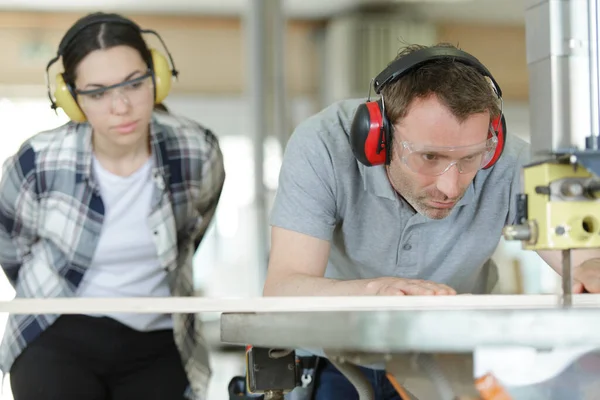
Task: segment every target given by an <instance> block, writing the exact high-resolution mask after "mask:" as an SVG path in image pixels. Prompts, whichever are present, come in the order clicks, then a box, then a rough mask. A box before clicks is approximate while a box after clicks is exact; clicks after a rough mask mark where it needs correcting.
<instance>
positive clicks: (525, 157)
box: [506, 145, 530, 225]
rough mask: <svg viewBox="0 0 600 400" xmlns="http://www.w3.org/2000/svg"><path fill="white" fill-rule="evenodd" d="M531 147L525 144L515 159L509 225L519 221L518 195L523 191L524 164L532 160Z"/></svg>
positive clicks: (507, 222)
mask: <svg viewBox="0 0 600 400" xmlns="http://www.w3.org/2000/svg"><path fill="white" fill-rule="evenodd" d="M529 153H530V147H529V145H527V146H523V148H522V149H521V151H520V152H519V155H518V156H517V158H516V161H515V170H514V173H513V178H512V181H511V184H510V208H509V210H508V217H507V219H506V224H507V225H513V224H516V223H517V222H518V221H517V195H518V194H519V193H523V189H524V188H523V166H524V165H526V164H528V163H529V162H530V155H529Z"/></svg>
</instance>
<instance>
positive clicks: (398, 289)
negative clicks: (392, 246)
mask: <svg viewBox="0 0 600 400" xmlns="http://www.w3.org/2000/svg"><path fill="white" fill-rule="evenodd" d="M598 276H599V277H600V275H598ZM599 283H600V282H599ZM367 292H368V294H371V295H376V296H404V295H412V296H447V295H455V294H456V290H454V289H452V288H451V287H449V286H446V285H444V284H441V283H435V282H431V281H425V280H421V279H403V278H392V277H384V278H377V279H374V280H372V281H371V282H369V283H368V284H367Z"/></svg>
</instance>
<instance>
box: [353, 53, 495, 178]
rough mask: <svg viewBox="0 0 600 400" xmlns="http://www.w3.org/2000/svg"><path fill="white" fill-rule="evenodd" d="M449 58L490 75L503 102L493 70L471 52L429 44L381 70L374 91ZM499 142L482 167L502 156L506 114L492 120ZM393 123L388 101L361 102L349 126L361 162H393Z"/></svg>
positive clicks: (372, 163)
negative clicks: (388, 115)
mask: <svg viewBox="0 0 600 400" xmlns="http://www.w3.org/2000/svg"><path fill="white" fill-rule="evenodd" d="M443 59H450V60H452V61H456V62H460V63H463V64H465V65H468V66H471V67H474V68H475V69H477V71H479V73H481V75H483V76H485V77H487V78H489V79H490V80H491V81H492V84H493V90H494V92H495V93H496V95H497V97H498V99H500V101H502V90H501V89H500V86H499V85H498V83H497V82H496V80H495V79H494V77H493V76H492V74H491V73H490V71H489V70H488V69H487V68H486V67H485V66H484V65H483V64H481V63H480V62H479V60H477V59H476V58H475V57H473V56H472V55H471V54H469V53H466V52H464V51H462V50H458V49H455V48H449V47H430V48H426V49H421V50H417V51H414V52H412V53H409V54H407V55H406V56H404V57H402V58H400V59H398V60H396V61H394V62H392V63H391V64H390V65H389V66H388V67H387V68H385V69H384V70H383V71H381V72H380V73H379V74H378V75H377V77H375V79H374V80H373V89H374V91H375V93H377V94H380V93H381V90H382V89H383V88H384V87H385V86H386V85H388V84H390V83H392V82H395V81H396V80H398V79H400V78H401V77H403V76H404V75H406V74H407V73H410V72H412V71H414V70H415V69H418V68H419V67H421V66H422V65H424V64H426V63H430V62H433V61H436V60H443ZM491 124H492V128H493V130H494V131H495V134H496V137H497V138H498V143H497V145H496V149H495V152H494V155H493V156H492V158H491V159H490V161H489V162H488V163H487V164H486V165H485V166H484V167H483V169H487V168H490V167H492V166H493V165H494V164H495V163H496V161H498V159H499V158H500V155H501V154H502V151H503V150H504V145H505V141H506V120H505V118H504V115H502V113H501V115H500V116H499V117H497V118H495V119H494V120H493V121H492V122H491ZM391 130H392V129H391V124H390V121H389V120H388V119H387V116H386V113H385V102H384V99H383V98H381V99H379V100H378V101H371V100H370V99H369V100H367V102H366V103H363V104H360V105H359V106H358V108H357V110H356V112H355V114H354V119H353V121H352V125H351V128H350V147H351V148H352V152H353V153H354V156H355V157H356V159H357V160H358V161H360V162H361V163H362V164H364V165H366V166H374V165H381V164H384V163H385V164H389V163H390V153H391V140H392V134H391Z"/></svg>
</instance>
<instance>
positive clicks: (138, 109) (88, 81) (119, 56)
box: [75, 46, 154, 146]
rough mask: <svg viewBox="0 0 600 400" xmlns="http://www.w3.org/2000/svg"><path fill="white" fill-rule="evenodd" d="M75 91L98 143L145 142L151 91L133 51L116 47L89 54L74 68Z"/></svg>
mask: <svg viewBox="0 0 600 400" xmlns="http://www.w3.org/2000/svg"><path fill="white" fill-rule="evenodd" d="M75 88H76V91H77V93H78V97H77V100H78V102H79V105H80V107H81V109H82V111H83V112H84V114H85V115H86V117H87V119H88V121H89V123H90V124H91V126H92V128H93V130H94V135H98V136H99V137H98V139H101V140H102V141H104V142H107V143H110V144H112V145H123V146H128V145H133V144H135V143H136V142H139V141H141V140H146V137H147V135H148V129H149V124H150V119H151V116H152V109H153V106H154V87H153V83H152V78H151V76H150V75H149V74H148V66H147V65H146V63H145V62H144V60H143V59H142V57H141V55H140V53H139V52H138V51H137V50H136V49H134V48H132V47H129V46H115V47H111V48H108V49H101V50H95V51H93V52H91V53H89V54H88V55H87V56H85V57H84V58H83V59H82V60H81V62H80V64H79V65H78V67H77V74H76V79H75Z"/></svg>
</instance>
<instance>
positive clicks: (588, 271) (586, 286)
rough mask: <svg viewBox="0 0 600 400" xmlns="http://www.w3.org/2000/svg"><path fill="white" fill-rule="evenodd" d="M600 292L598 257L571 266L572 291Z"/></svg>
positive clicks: (599, 263)
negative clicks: (574, 266)
mask: <svg viewBox="0 0 600 400" xmlns="http://www.w3.org/2000/svg"><path fill="white" fill-rule="evenodd" d="M585 292H589V293H600V259H599V258H593V259H590V260H587V261H584V262H583V263H582V264H581V265H579V266H578V267H576V268H573V293H585Z"/></svg>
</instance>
